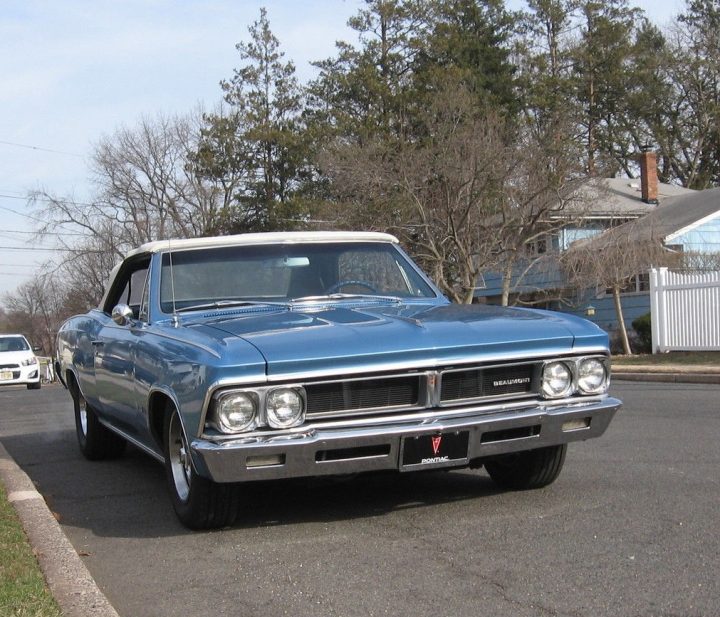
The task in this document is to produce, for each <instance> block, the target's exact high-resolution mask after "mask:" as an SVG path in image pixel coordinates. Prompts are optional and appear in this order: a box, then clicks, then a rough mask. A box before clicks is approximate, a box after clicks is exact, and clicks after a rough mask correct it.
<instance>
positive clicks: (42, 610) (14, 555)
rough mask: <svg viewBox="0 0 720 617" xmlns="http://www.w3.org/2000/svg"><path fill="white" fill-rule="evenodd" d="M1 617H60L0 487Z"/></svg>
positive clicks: (11, 508) (18, 523) (23, 533)
mask: <svg viewBox="0 0 720 617" xmlns="http://www.w3.org/2000/svg"><path fill="white" fill-rule="evenodd" d="M0 615H2V616H3V617H6V616H7V617H61V616H62V613H61V612H60V608H59V607H58V605H57V604H56V602H55V600H54V599H53V597H52V595H51V594H50V591H49V590H48V588H47V586H46V584H45V579H44V578H43V574H42V571H41V570H40V566H39V565H38V562H37V559H36V558H35V555H34V554H33V551H32V549H31V548H30V544H29V543H28V540H27V536H26V535H25V532H24V530H23V528H22V525H21V524H20V520H19V519H18V517H17V513H16V512H15V510H14V509H13V507H12V505H10V502H9V501H8V499H7V493H6V491H5V488H4V487H3V486H0Z"/></svg>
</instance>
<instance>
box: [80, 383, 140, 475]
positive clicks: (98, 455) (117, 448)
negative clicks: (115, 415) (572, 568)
mask: <svg viewBox="0 0 720 617" xmlns="http://www.w3.org/2000/svg"><path fill="white" fill-rule="evenodd" d="M72 397H73V406H74V408H75V432H76V434H77V440H78V445H79V446H80V451H81V452H82V453H83V456H84V457H85V458H86V459H88V460H91V461H99V460H102V459H105V458H116V457H118V456H120V455H121V454H122V453H123V452H124V451H125V446H126V445H127V442H126V441H125V440H124V439H123V438H122V437H120V436H119V435H116V434H115V433H113V432H112V431H111V430H110V429H108V428H106V427H105V426H103V425H102V424H101V423H100V420H98V417H97V414H96V413H95V410H94V409H93V408H92V407H91V406H90V405H89V404H88V402H87V401H86V400H85V397H84V396H83V395H82V392H80V389H79V388H78V387H77V385H75V386H74V387H73V389H72Z"/></svg>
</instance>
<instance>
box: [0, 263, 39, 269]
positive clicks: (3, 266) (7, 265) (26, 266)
mask: <svg viewBox="0 0 720 617" xmlns="http://www.w3.org/2000/svg"><path fill="white" fill-rule="evenodd" d="M41 265H42V264H0V267H1V268H33V269H35V268H39V267H40V266H41Z"/></svg>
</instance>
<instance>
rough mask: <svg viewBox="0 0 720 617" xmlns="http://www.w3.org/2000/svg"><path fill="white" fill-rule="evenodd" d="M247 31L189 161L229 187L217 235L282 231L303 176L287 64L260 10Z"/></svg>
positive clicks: (297, 109) (298, 104)
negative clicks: (222, 107)
mask: <svg viewBox="0 0 720 617" xmlns="http://www.w3.org/2000/svg"><path fill="white" fill-rule="evenodd" d="M248 32H249V34H250V39H249V41H246V42H241V43H238V44H237V46H236V48H237V50H238V51H239V52H240V59H241V61H242V65H241V66H240V68H237V69H235V71H234V74H233V77H232V78H231V79H229V80H224V81H222V82H221V86H222V89H223V91H224V93H225V101H226V103H227V104H228V105H229V113H226V114H215V115H211V116H209V117H208V126H207V128H206V130H205V131H204V141H203V143H202V145H201V148H200V150H199V153H198V156H197V163H198V170H199V172H200V173H205V174H208V175H209V176H211V177H213V178H216V179H218V180H220V181H222V180H223V179H225V180H228V179H229V178H233V181H234V182H235V183H236V191H235V194H234V196H233V197H234V201H235V208H234V210H233V214H232V216H231V217H230V220H228V221H226V223H225V225H224V229H223V230H222V231H225V232H238V231H256V230H266V229H275V228H278V227H279V226H283V227H286V226H287V223H288V219H290V218H291V217H293V216H294V215H295V214H296V213H297V210H298V208H299V203H300V194H301V192H302V189H303V180H304V177H305V176H306V174H307V173H308V166H307V163H306V158H305V154H306V150H305V147H304V137H303V127H302V124H301V110H302V89H301V88H300V85H299V84H298V81H297V78H296V77H295V66H294V64H293V63H292V62H286V61H285V60H284V52H282V51H281V50H280V43H279V41H278V39H277V38H276V37H275V35H274V34H273V33H272V31H271V29H270V24H269V21H268V18H267V13H266V11H265V9H261V11H260V19H259V20H258V21H256V22H255V23H253V24H252V26H250V27H249V28H248Z"/></svg>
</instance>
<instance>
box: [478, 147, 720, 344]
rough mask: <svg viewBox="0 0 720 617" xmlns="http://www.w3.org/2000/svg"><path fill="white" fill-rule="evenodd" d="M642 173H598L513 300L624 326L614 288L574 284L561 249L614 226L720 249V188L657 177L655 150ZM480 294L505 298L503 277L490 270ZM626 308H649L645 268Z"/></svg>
mask: <svg viewBox="0 0 720 617" xmlns="http://www.w3.org/2000/svg"><path fill="white" fill-rule="evenodd" d="M640 168H641V177H640V178H639V179H636V180H635V179H627V178H606V179H592V180H590V181H588V182H587V183H586V184H585V185H584V186H583V187H582V189H581V196H580V199H578V200H577V203H578V204H580V206H575V208H582V210H575V211H573V210H569V211H568V213H567V217H568V224H567V225H566V226H564V227H563V228H562V229H560V230H559V231H557V232H555V233H554V234H553V235H552V237H550V238H547V239H545V240H544V241H542V242H539V243H534V244H533V246H529V247H528V255H527V258H526V259H525V261H524V263H521V264H520V265H519V266H518V267H517V268H516V272H515V273H514V277H513V281H512V294H511V303H516V304H521V305H532V306H536V307H540V308H547V309H551V310H561V311H565V312H570V313H575V314H577V315H581V316H583V317H586V318H588V319H591V320H592V321H594V322H595V323H597V324H598V325H600V326H601V327H602V328H604V329H606V330H608V331H612V330H614V329H615V328H616V327H617V317H616V313H615V307H614V304H613V298H612V295H611V293H609V291H608V290H604V289H584V290H578V289H574V288H572V287H571V286H570V285H569V284H568V282H567V280H566V279H565V276H564V275H563V272H562V270H561V268H560V266H559V263H558V256H559V255H560V254H561V253H562V252H564V251H566V250H567V249H568V248H569V247H570V246H571V245H572V243H573V242H576V241H578V240H587V239H589V238H592V237H595V236H599V235H600V234H604V233H613V232H612V230H613V229H614V228H620V227H622V228H623V231H624V233H628V230H630V231H631V232H632V233H633V234H637V237H638V240H642V239H649V237H650V235H652V237H653V238H657V239H658V240H661V241H662V243H663V244H664V245H665V246H666V247H667V248H668V249H669V250H671V251H674V252H677V253H683V254H685V255H686V256H693V257H695V263H697V262H698V261H699V257H701V256H707V255H720V189H709V190H705V191H693V190H690V189H686V188H683V187H680V186H675V185H671V184H665V183H661V182H658V179H657V166H656V159H655V154H654V153H652V152H643V153H642V154H641V156H640ZM483 282H484V285H483V286H482V288H481V289H478V290H477V291H476V293H475V296H476V301H478V302H486V303H490V304H493V303H499V298H500V293H501V283H502V281H501V276H500V274H498V273H494V272H489V273H485V275H484V281H483ZM621 302H622V306H623V314H624V317H625V320H626V322H627V323H628V324H629V323H631V322H632V320H633V319H635V318H636V317H639V316H640V315H643V314H645V313H647V312H648V311H649V310H650V299H649V279H648V276H647V273H638V275H637V276H636V277H634V278H633V280H631V281H630V283H629V284H628V285H627V287H626V288H625V289H624V290H623V291H622V294H621Z"/></svg>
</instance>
